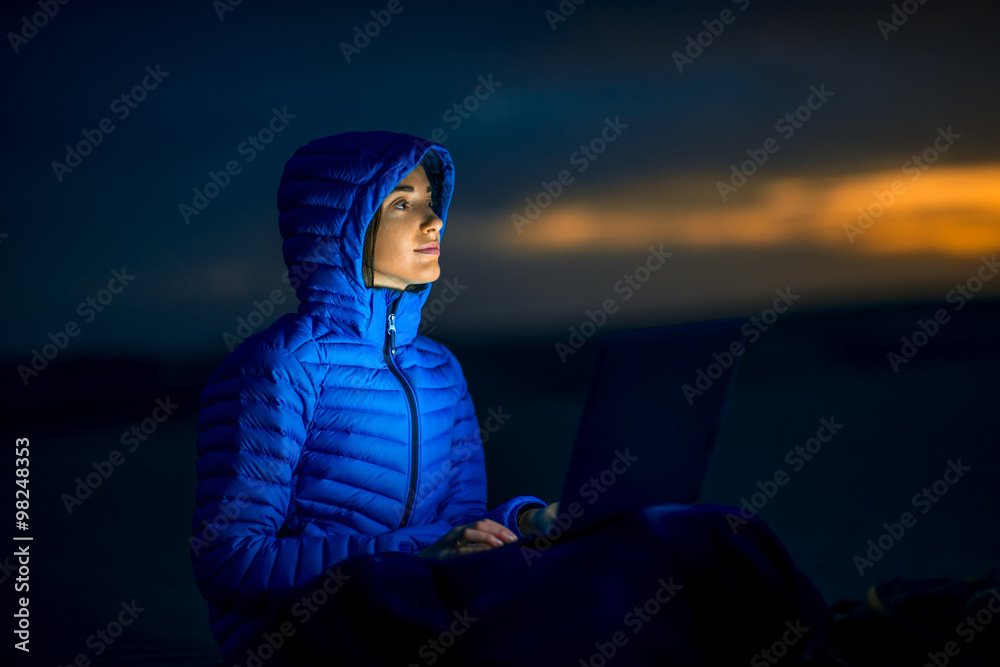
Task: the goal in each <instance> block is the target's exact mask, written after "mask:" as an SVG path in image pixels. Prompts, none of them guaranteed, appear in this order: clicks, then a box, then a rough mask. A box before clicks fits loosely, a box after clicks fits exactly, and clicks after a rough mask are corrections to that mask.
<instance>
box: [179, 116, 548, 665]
mask: <svg viewBox="0 0 1000 667" xmlns="http://www.w3.org/2000/svg"><path fill="white" fill-rule="evenodd" d="M431 149H433V150H434V151H436V152H437V155H438V156H439V158H440V160H439V164H440V166H441V170H440V173H438V174H436V175H435V174H433V173H429V174H428V176H429V177H431V179H432V183H434V182H436V183H437V185H438V186H439V193H440V199H439V202H440V203H439V205H438V207H439V210H438V215H439V217H440V218H441V221H442V223H446V222H447V214H448V205H449V203H450V200H451V196H452V191H453V189H454V165H453V163H452V159H451V155H450V154H449V152H448V151H447V150H446V149H445V148H444V147H443V146H440V145H438V144H434V143H432V142H428V141H426V140H422V139H418V138H417V137H413V136H411V135H408V134H400V133H395V132H348V133H345V134H339V135H336V136H333V137H326V138H322V139H317V140H315V141H312V142H310V143H309V144H307V145H305V146H302V147H301V148H299V149H298V150H297V151H296V152H295V154H294V156H293V157H292V158H291V159H290V160H289V161H288V163H287V164H286V166H285V170H284V174H283V175H282V178H281V185H280V187H279V188H278V209H279V213H280V215H279V226H280V230H281V236H282V238H283V239H284V243H283V255H284V259H285V263H286V264H287V265H288V268H289V274H288V281H289V284H290V286H291V287H292V288H294V289H295V292H296V294H297V296H298V298H299V301H300V304H299V307H298V312H297V313H295V314H288V315H285V316H283V317H281V318H280V319H279V320H277V321H276V322H274V323H273V324H272V325H271V326H270V327H268V328H267V329H266V330H263V331H260V332H258V333H256V334H254V335H252V336H250V337H248V338H247V339H246V340H245V341H243V343H242V344H241V345H240V346H239V347H237V348H236V349H235V350H233V351H232V353H230V354H229V356H227V357H226V358H225V360H224V361H223V362H222V364H221V365H220V366H219V368H218V369H217V370H216V371H215V373H214V374H213V375H212V376H211V377H210V378H209V380H208V383H207V384H206V386H205V388H204V389H203V390H202V392H201V395H200V411H199V415H198V436H197V445H198V462H197V474H198V485H197V492H196V499H195V511H194V519H193V523H192V526H193V530H192V537H191V559H192V563H193V566H194V574H195V579H196V581H197V584H198V588H199V589H200V591H201V593H202V595H203V596H204V597H205V599H206V600H207V601H208V610H209V620H210V626H211V630H212V634H213V636H214V637H215V640H216V642H217V643H218V644H219V647H220V648H221V649H222V653H223V655H224V657H225V658H226V660H227V662H229V663H232V662H235V661H240V660H244V659H245V658H246V654H245V652H246V649H247V647H257V646H258V645H260V644H261V641H262V640H261V632H262V631H263V628H264V627H265V623H266V619H265V617H267V616H268V615H269V614H271V613H273V612H275V610H277V609H279V608H280V607H281V605H287V604H288V603H289V601H290V600H294V599H296V598H297V597H301V595H302V594H303V593H302V592H303V591H306V592H311V589H310V584H311V582H312V586H313V587H315V585H316V584H315V582H316V581H319V580H320V579H322V578H324V576H327V578H328V575H326V574H325V573H327V571H328V570H330V568H331V566H333V565H335V564H336V563H338V562H339V561H341V560H343V559H344V558H347V557H349V556H353V555H355V554H373V553H376V552H383V551H396V552H403V553H410V554H412V553H417V552H419V551H421V550H422V549H424V548H425V547H427V546H429V545H430V544H431V543H433V542H434V541H436V540H437V539H438V538H440V537H441V536H442V535H444V533H446V532H448V531H449V530H450V529H451V528H452V527H453V526H456V525H459V524H464V523H468V522H471V521H474V520H476V519H480V518H483V517H487V518H491V519H493V520H495V521H497V522H498V523H500V524H503V525H505V526H507V527H508V528H510V529H511V530H512V531H513V532H514V533H515V534H516V535H520V534H521V533H520V531H519V530H518V528H517V522H516V514H517V512H518V511H519V510H520V509H521V508H523V507H526V506H532V505H536V506H544V505H545V502H544V501H543V500H541V499H539V498H536V497H534V496H518V497H515V498H512V499H510V500H508V501H506V502H504V503H503V504H501V505H500V506H498V507H496V508H494V509H493V510H491V511H487V508H486V473H485V466H484V458H483V447H482V442H481V440H480V434H479V428H478V424H477V420H476V413H475V409H474V407H473V403H472V398H471V396H470V394H469V390H468V387H467V386H466V382H465V378H464V376H463V374H462V368H461V366H460V365H459V363H458V361H457V360H456V359H455V357H454V355H452V353H451V352H450V351H449V350H448V349H447V348H446V347H445V346H444V345H441V344H440V343H437V342H435V341H433V340H430V339H428V338H426V337H424V336H422V335H417V328H418V325H419V323H420V311H421V308H422V307H423V305H424V303H425V302H426V301H427V296H428V293H429V291H430V284H425V285H422V286H420V289H419V290H414V291H399V290H394V289H388V288H369V287H366V286H365V284H364V280H363V277H362V270H361V266H362V260H361V258H362V248H363V246H364V238H365V231H366V230H367V227H368V223H369V222H370V220H371V218H372V216H373V214H374V213H375V211H376V209H377V208H378V207H379V206H380V204H381V202H382V201H383V200H384V199H385V197H387V196H388V194H389V192H390V190H391V189H392V188H393V187H394V186H395V185H396V184H397V183H398V182H399V181H400V180H402V179H403V178H404V177H405V176H406V175H407V174H408V173H409V172H410V171H411V170H413V168H414V167H416V166H417V164H419V163H420V161H421V159H422V157H423V156H424V154H425V153H426V152H427V151H428V150H431ZM444 229H445V228H444V226H442V228H441V230H440V234H441V235H442V239H443V234H444ZM442 247H444V248H446V247H447V246H446V245H445V244H444V243H442ZM296 593H298V595H296Z"/></svg>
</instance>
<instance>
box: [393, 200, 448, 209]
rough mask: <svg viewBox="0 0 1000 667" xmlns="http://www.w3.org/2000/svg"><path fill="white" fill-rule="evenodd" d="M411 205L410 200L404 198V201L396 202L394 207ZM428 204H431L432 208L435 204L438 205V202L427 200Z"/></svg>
mask: <svg viewBox="0 0 1000 667" xmlns="http://www.w3.org/2000/svg"><path fill="white" fill-rule="evenodd" d="M409 205H410V202H408V201H406V200H405V199H404V200H403V201H401V202H399V203H398V204H396V205H395V206H393V208H399V207H400V206H404V207H405V206H409ZM427 205H428V206H430V207H431V208H434V207H435V206H437V202H436V201H429V202H427ZM404 210H405V209H404Z"/></svg>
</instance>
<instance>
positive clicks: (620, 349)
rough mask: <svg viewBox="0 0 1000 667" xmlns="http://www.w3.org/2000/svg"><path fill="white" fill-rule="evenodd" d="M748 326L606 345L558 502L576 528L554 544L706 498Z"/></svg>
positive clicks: (609, 338) (656, 332) (651, 332)
mask: <svg viewBox="0 0 1000 667" xmlns="http://www.w3.org/2000/svg"><path fill="white" fill-rule="evenodd" d="M747 322H748V320H747V319H746V318H733V319H722V320H713V321H708V322H697V323H692V324H677V325H672V326H666V327H656V328H648V329H634V330H629V331H621V332H613V333H609V334H605V335H604V336H603V337H602V338H601V340H600V343H599V345H600V347H599V349H598V351H597V363H596V365H595V368H594V370H593V372H592V373H591V377H590V384H589V388H588V391H587V399H586V403H585V407H584V411H583V416H582V418H581V420H580V424H579V428H578V431H577V436H576V444H575V446H574V448H573V453H572V455H571V458H570V465H569V469H568V471H567V473H566V479H565V481H564V483H563V490H562V495H561V496H560V497H559V514H560V515H561V516H563V518H564V519H566V520H568V523H569V525H568V526H567V527H566V528H561V529H557V530H553V539H558V538H559V537H561V535H563V534H572V533H576V532H579V531H583V530H585V529H587V528H588V527H590V526H592V525H593V524H595V523H597V522H600V521H602V520H604V519H606V518H608V517H610V516H612V515H614V514H617V513H619V512H623V511H627V510H632V509H639V508H642V507H646V506H649V505H661V504H684V505H690V504H693V503H695V502H697V501H698V500H699V498H700V497H701V493H702V489H703V487H704V483H705V479H706V478H707V476H708V469H709V465H710V463H711V460H712V453H713V451H714V449H715V443H716V440H717V439H718V436H719V432H720V431H721V427H722V422H723V418H724V417H725V413H726V407H727V405H728V403H729V396H730V394H731V393H732V389H733V385H734V383H735V380H736V372H737V370H738V368H739V361H740V359H741V358H742V355H743V351H744V350H745V342H744V341H745V334H744V333H743V327H744V324H746V323H747ZM734 352H739V354H735V353H734ZM566 522H567V521H564V523H566ZM538 537H539V536H537V535H535V536H528V537H525V538H522V539H521V540H518V543H524V542H531V541H534V540H535V539H537V538H538Z"/></svg>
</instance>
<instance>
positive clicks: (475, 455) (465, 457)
mask: <svg viewBox="0 0 1000 667" xmlns="http://www.w3.org/2000/svg"><path fill="white" fill-rule="evenodd" d="M461 393H462V398H461V399H460V401H459V404H458V412H457V415H456V418H455V425H454V427H452V435H451V442H452V446H451V464H452V468H451V478H450V479H449V483H448V491H447V493H446V495H445V498H444V499H443V500H442V501H441V504H440V505H439V506H438V517H439V518H441V519H443V520H444V521H446V522H447V523H448V524H449V525H451V526H457V525H461V524H464V523H470V522H472V521H475V520H477V519H482V518H487V519H492V520H493V521H496V522H497V523H499V524H501V525H503V526H506V527H507V528H509V529H510V530H511V531H512V532H513V533H514V534H515V535H519V536H521V537H523V535H522V534H521V531H520V530H518V527H517V512H518V511H519V510H520V509H521V508H522V507H525V508H526V507H529V506H532V505H537V506H541V507H544V506H545V501H543V500H541V499H540V498H536V497H535V496H516V497H514V498H511V499H510V500H507V501H505V502H503V503H501V504H500V505H499V506H497V507H495V508H494V509H492V510H490V511H489V512H487V511H486V459H485V455H484V453H483V443H482V439H481V436H480V433H479V424H478V422H477V421H476V411H475V407H474V406H473V404H472V396H471V395H470V394H469V389H468V386H467V385H466V383H465V381H464V379H463V381H462V390H461Z"/></svg>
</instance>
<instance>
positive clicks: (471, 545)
mask: <svg viewBox="0 0 1000 667" xmlns="http://www.w3.org/2000/svg"><path fill="white" fill-rule="evenodd" d="M456 542H457V543H458V545H459V546H455V544H456ZM511 542H517V535H515V534H514V533H512V532H510V530H508V529H507V528H506V527H505V526H501V525H500V524H499V523H497V522H496V521H494V520H493V519H480V520H479V521H473V522H472V523H466V524H463V525H461V526H455V527H454V528H452V529H451V530H449V531H448V532H447V533H445V534H444V535H442V536H441V538H440V539H439V540H438V541H437V542H435V543H434V544H432V545H430V546H429V547H427V548H426V549H424V550H423V551H420V552H418V553H417V555H418V556H420V557H421V558H439V559H443V558H452V557H454V556H462V555H465V554H472V553H477V552H480V551H488V550H489V549H492V548H493V547H499V546H503V545H504V544H509V543H511Z"/></svg>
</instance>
